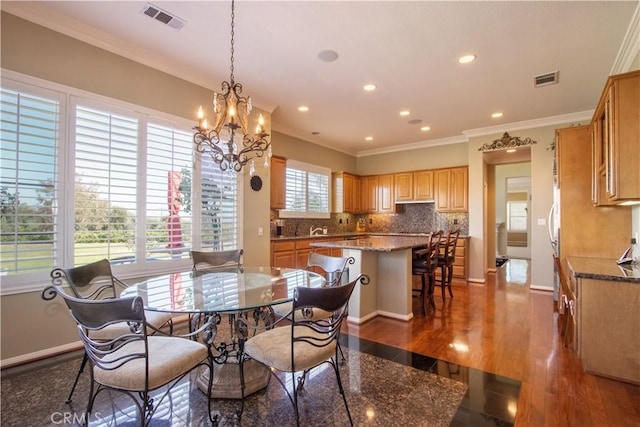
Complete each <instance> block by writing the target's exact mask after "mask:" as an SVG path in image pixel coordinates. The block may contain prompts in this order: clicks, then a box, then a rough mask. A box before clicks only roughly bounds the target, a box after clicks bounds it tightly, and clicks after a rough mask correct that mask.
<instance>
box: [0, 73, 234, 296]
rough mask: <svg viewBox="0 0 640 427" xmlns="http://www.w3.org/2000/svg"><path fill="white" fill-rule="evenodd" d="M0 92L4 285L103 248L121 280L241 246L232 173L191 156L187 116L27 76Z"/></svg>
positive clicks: (89, 258)
mask: <svg viewBox="0 0 640 427" xmlns="http://www.w3.org/2000/svg"><path fill="white" fill-rule="evenodd" d="M0 94H1V100H0V101H1V103H0V104H1V105H0V109H1V110H0V113H1V117H0V132H1V134H2V140H1V143H2V146H1V150H0V160H1V162H2V168H1V169H0V175H1V183H0V196H1V206H0V208H1V210H2V215H1V216H0V221H1V222H0V238H1V243H2V245H1V246H0V249H1V250H2V253H1V256H0V268H1V271H0V275H4V276H5V277H4V278H2V279H1V280H0V283H1V285H2V287H1V289H2V292H3V293H5V292H8V293H14V292H23V291H27V292H28V291H33V290H37V289H41V287H42V283H47V282H48V281H49V279H50V278H49V272H50V271H51V269H53V268H55V267H72V266H77V265H83V264H86V263H89V262H93V261H96V260H99V259H102V258H108V259H109V260H110V261H111V262H112V265H114V273H115V274H116V275H118V276H119V277H121V278H124V279H127V278H131V277H140V276H141V275H142V274H147V273H148V271H149V268H150V267H149V265H148V261H153V262H154V265H153V269H154V271H155V272H158V273H163V272H170V271H176V269H178V268H184V267H185V266H187V265H189V266H190V265H191V263H190V261H189V260H188V257H189V253H188V251H189V249H195V250H200V249H204V250H228V249H237V248H238V247H239V243H238V242H239V239H240V237H241V228H240V226H239V223H241V211H240V209H241V203H240V201H239V197H238V193H239V191H240V188H239V186H238V183H237V179H238V174H236V173H231V174H230V173H222V172H221V171H220V170H219V168H218V167H217V166H216V165H215V164H213V162H212V161H211V160H210V157H209V154H208V153H204V154H203V155H202V156H200V155H194V149H193V139H192V138H193V135H192V133H191V130H190V123H188V122H187V121H184V120H182V119H179V118H176V117H172V116H167V115H165V114H162V113H158V112H155V111H151V110H148V109H145V108H143V107H139V106H134V105H131V104H126V103H122V102H118V101H111V100H107V99H105V98H103V97H93V96H91V94H87V93H84V92H78V91H76V90H74V89H73V88H68V87H64V86H60V85H57V84H55V83H50V82H43V81H35V82H32V81H31V80H30V78H29V77H28V76H27V77H23V76H18V75H15V76H13V79H10V78H8V77H7V76H5V75H3V76H2V88H1V93H0ZM201 159H202V160H201ZM176 185H177V189H176ZM176 190H177V194H178V196H177V198H176V197H175V194H176ZM176 214H177V215H176ZM176 219H177V220H178V221H179V222H176V221H175V220H176ZM193 224H197V229H196V228H195V227H194V226H193Z"/></svg>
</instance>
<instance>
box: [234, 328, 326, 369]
mask: <svg viewBox="0 0 640 427" xmlns="http://www.w3.org/2000/svg"><path fill="white" fill-rule="evenodd" d="M295 329H296V330H300V331H301V332H299V333H300V334H304V335H317V336H318V337H321V336H323V335H321V334H319V333H316V334H311V333H310V332H311V331H310V330H309V329H307V328H301V327H296V328H295ZM296 336H297V335H296ZM244 351H245V353H246V354H248V355H249V356H250V357H251V358H252V359H254V360H257V361H258V362H260V363H264V364H265V365H267V366H271V367H273V368H275V369H277V370H279V371H283V372H292V371H293V372H297V371H303V370H305V369H310V368H313V367H314V366H317V365H319V364H320V363H322V362H324V361H325V360H328V359H329V358H330V357H332V356H333V355H335V351H336V342H335V340H334V341H331V343H329V345H327V346H325V347H315V346H313V345H311V344H308V343H305V342H296V343H295V348H294V352H295V369H291V327H289V326H284V327H280V328H275V329H271V330H269V331H266V332H263V333H261V334H258V335H256V336H254V337H252V338H250V339H249V340H247V342H246V343H245V347H244Z"/></svg>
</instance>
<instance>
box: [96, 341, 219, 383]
mask: <svg viewBox="0 0 640 427" xmlns="http://www.w3.org/2000/svg"><path fill="white" fill-rule="evenodd" d="M148 342H149V390H154V389H156V388H158V387H161V386H163V385H165V384H167V383H169V382H170V381H171V380H173V379H175V378H177V377H179V376H180V375H182V374H184V373H185V372H188V371H190V370H191V369H193V368H194V367H195V366H196V365H198V364H199V363H200V362H202V361H203V360H205V359H206V358H207V357H208V351H207V347H206V346H205V345H204V344H202V343H199V342H196V341H192V340H189V339H186V338H178V337H158V336H150V337H148ZM142 351H144V342H143V341H134V342H131V343H129V344H126V345H124V346H123V347H122V348H119V349H118V350H116V351H114V352H113V353H111V354H109V355H108V356H105V360H114V359H117V358H118V357H121V356H122V355H124V354H129V353H136V352H142ZM93 375H94V378H95V380H96V381H97V382H98V383H100V384H103V385H105V386H108V387H113V388H117V389H121V390H129V391H143V390H144V381H145V359H144V358H140V359H135V360H132V361H130V362H128V363H126V364H124V365H122V366H120V367H119V368H117V369H114V370H112V371H106V370H103V369H100V368H99V367H97V366H94V368H93Z"/></svg>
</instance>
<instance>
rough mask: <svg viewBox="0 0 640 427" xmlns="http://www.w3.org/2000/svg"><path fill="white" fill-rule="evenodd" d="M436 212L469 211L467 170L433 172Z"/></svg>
mask: <svg viewBox="0 0 640 427" xmlns="http://www.w3.org/2000/svg"><path fill="white" fill-rule="evenodd" d="M433 180H434V192H435V202H436V210H437V211H439V212H466V211H468V210H469V207H468V199H469V169H468V168H467V167H466V166H464V167H457V168H448V169H436V170H435V171H434V178H433Z"/></svg>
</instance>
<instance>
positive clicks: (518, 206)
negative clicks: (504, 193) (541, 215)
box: [507, 201, 527, 231]
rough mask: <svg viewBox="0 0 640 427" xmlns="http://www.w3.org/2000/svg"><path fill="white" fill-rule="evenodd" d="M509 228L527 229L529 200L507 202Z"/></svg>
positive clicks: (510, 229) (512, 229)
mask: <svg viewBox="0 0 640 427" xmlns="http://www.w3.org/2000/svg"><path fill="white" fill-rule="evenodd" d="M507 230H508V231H527V202H526V201H524V202H521V201H518V202H514V201H509V202H507Z"/></svg>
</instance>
